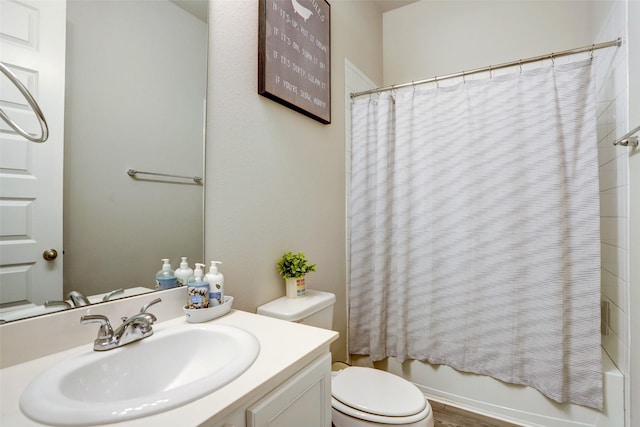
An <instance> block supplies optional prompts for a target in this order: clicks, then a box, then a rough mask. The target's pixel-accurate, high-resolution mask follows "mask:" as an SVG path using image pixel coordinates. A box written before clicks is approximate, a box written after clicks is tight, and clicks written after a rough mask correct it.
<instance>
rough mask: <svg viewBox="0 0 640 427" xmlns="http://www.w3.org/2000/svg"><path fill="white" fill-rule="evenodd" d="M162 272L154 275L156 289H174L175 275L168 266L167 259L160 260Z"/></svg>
mask: <svg viewBox="0 0 640 427" xmlns="http://www.w3.org/2000/svg"><path fill="white" fill-rule="evenodd" d="M162 263H163V264H162V270H160V271H158V273H157V274H156V289H169V288H175V287H176V286H177V285H178V279H177V278H176V273H175V271H173V269H172V268H171V264H169V259H168V258H165V259H163V260H162Z"/></svg>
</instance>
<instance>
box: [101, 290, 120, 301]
mask: <svg viewBox="0 0 640 427" xmlns="http://www.w3.org/2000/svg"><path fill="white" fill-rule="evenodd" d="M123 293H124V288H118V289H114V290H113V291H111V292H108V293H106V294H105V296H104V297H103V298H102V301H109V300H110V299H111V298H112V297H113V296H114V295H117V294H123Z"/></svg>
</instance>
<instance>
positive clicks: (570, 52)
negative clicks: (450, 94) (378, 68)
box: [351, 37, 622, 99]
mask: <svg viewBox="0 0 640 427" xmlns="http://www.w3.org/2000/svg"><path fill="white" fill-rule="evenodd" d="M621 45H622V38H621V37H618V38H617V39H615V40H612V41H610V42H604V43H598V44H592V45H591V46H585V47H579V48H576V49H569V50H563V51H562V52H552V53H549V54H547V55H540V56H534V57H532V58H527V59H519V60H517V61H511V62H505V63H503V64H498V65H489V66H488V67H482V68H476V69H474V70H469V71H460V72H457V73H453V74H447V75H445V76H440V77H438V76H435V77H432V78H430V79H426V80H419V81H415V82H411V83H403V84H398V85H391V86H385V87H380V88H376V89H370V90H365V91H362V92H352V93H351V99H354V98H357V97H359V96H363V95H372V94H374V93H380V92H387V91H390V90H394V89H401V88H404V87H409V86H416V85H421V84H425V83H433V82H436V83H437V82H439V81H441V80H447V79H452V78H455V77H464V76H468V75H470V74H477V73H482V72H486V71H489V72H491V71H493V70H500V69H502V68H508V67H515V66H516V65H523V64H529V63H531V62H538V61H542V60H545V59H551V60H553V59H555V58H559V57H561V56H567V55H575V54H577V53H583V52H589V51H591V52H593V51H594V50H598V49H605V48H608V47H613V46H618V47H620V46H621Z"/></svg>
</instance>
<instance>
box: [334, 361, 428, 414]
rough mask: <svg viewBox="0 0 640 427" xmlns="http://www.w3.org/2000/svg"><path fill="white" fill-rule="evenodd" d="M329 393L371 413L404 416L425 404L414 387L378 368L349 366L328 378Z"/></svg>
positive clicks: (423, 407)
mask: <svg viewBox="0 0 640 427" xmlns="http://www.w3.org/2000/svg"><path fill="white" fill-rule="evenodd" d="M331 394H332V396H333V397H334V398H335V399H336V400H338V401H340V402H342V403H343V404H344V405H347V406H349V407H351V408H355V409H357V410H359V411H363V412H367V413H369V414H374V415H382V416H387V417H407V416H411V415H416V414H418V413H420V412H422V411H424V409H425V408H426V406H427V403H426V402H427V401H426V399H425V397H424V395H423V394H422V393H421V392H420V390H418V388H417V387H416V386H414V385H413V384H411V383H410V382H409V381H407V380H405V379H403V378H400V377H399V376H397V375H393V374H390V373H389V372H385V371H381V370H378V369H371V368H364V367H356V366H351V367H349V368H346V369H343V370H342V371H340V372H338V374H337V375H336V376H335V377H333V379H332V381H331Z"/></svg>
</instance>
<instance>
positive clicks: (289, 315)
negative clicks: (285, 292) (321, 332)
mask: <svg viewBox="0 0 640 427" xmlns="http://www.w3.org/2000/svg"><path fill="white" fill-rule="evenodd" d="M335 302H336V296H335V295H334V294H332V293H330V292H321V291H314V290H311V289H307V290H306V292H305V294H304V296H301V297H296V298H289V297H282V298H278V299H276V300H273V301H271V302H268V303H266V304H264V305H261V306H260V307H258V310H257V313H258V314H261V315H263V316H269V317H275V318H276V319H281V320H287V321H289V322H298V323H304V324H305V325H309V326H316V327H318V328H323V329H331V327H332V326H333V305H334V303H335Z"/></svg>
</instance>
